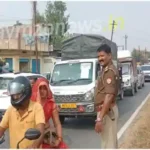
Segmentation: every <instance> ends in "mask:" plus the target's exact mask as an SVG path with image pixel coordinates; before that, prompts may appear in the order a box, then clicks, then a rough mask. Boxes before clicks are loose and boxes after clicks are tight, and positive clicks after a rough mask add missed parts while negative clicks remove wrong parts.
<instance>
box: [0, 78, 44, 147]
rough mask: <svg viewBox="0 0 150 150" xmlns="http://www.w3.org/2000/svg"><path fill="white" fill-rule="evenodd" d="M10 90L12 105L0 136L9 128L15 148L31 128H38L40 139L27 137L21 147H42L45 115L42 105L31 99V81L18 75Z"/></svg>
mask: <svg viewBox="0 0 150 150" xmlns="http://www.w3.org/2000/svg"><path fill="white" fill-rule="evenodd" d="M8 92H9V95H10V97H11V104H12V106H10V107H9V108H8V109H7V111H6V112H5V114H4V117H3V119H2V122H1V123H0V137H2V136H3V134H4V132H5V130H6V129H9V137H10V148H13V149H14V148H16V147H17V143H18V142H19V141H20V140H21V139H22V138H23V137H24V134H25V132H26V131H27V130H28V129H29V128H36V129H38V130H39V131H40V132H41V136H40V137H39V139H37V140H34V141H30V140H26V139H25V140H23V141H22V142H21V143H20V148H21V149H25V148H40V146H41V143H42V142H43V137H44V126H45V117H44V111H43V108H42V106H41V105H40V104H39V103H36V102H32V101H31V100H30V97H31V94H32V89H31V85H30V81H29V80H28V79H27V78H26V77H23V76H19V77H16V78H15V79H13V80H12V81H11V82H10V83H9V85H8Z"/></svg>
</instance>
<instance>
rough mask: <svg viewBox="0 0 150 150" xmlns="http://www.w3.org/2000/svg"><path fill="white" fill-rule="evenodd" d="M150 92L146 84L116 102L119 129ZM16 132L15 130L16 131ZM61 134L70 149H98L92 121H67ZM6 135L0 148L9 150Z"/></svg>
mask: <svg viewBox="0 0 150 150" xmlns="http://www.w3.org/2000/svg"><path fill="white" fill-rule="evenodd" d="M149 92H150V83H146V84H145V87H144V88H142V89H141V90H139V91H138V93H137V94H136V95H135V96H133V97H125V98H124V100H122V101H118V106H119V113H120V117H119V128H118V131H119V130H120V128H121V127H122V126H123V125H124V124H125V123H126V121H127V120H128V119H129V118H130V116H131V115H132V113H133V112H134V111H135V110H136V108H137V107H138V106H139V105H140V104H141V102H142V101H143V100H144V99H145V97H146V96H147V95H148V93H149ZM16 131H17V130H16ZM63 134H64V138H65V141H66V142H67V143H68V144H69V147H70V148H75V149H76V148H86V149H91V148H95V149H98V148H99V146H100V140H99V135H97V134H96V133H95V132H94V121H93V120H91V119H68V120H66V122H65V124H64V125H63ZM7 139H8V134H7V135H6V142H5V143H3V144H2V145H1V146H0V148H9V144H8V140H7Z"/></svg>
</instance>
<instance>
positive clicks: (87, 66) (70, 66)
mask: <svg viewBox="0 0 150 150" xmlns="http://www.w3.org/2000/svg"><path fill="white" fill-rule="evenodd" d="M92 78H93V63H91V62H76V63H65V64H57V65H55V67H54V70H53V74H52V77H51V81H50V83H51V85H53V86H58V85H59V86H64V85H66V86H67V85H68V86H70V85H83V84H84V85H85V84H90V83H91V82H92Z"/></svg>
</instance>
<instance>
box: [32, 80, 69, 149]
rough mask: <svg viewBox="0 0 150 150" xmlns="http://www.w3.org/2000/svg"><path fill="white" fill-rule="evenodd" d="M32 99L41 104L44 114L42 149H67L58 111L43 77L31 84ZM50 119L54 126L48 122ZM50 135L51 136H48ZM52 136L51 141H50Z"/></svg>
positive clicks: (47, 83) (46, 81)
mask: <svg viewBox="0 0 150 150" xmlns="http://www.w3.org/2000/svg"><path fill="white" fill-rule="evenodd" d="M31 100H32V101H36V102H37V103H40V104H41V105H42V106H43V109H44V114H45V122H46V125H45V138H44V141H43V144H42V148H43V149H50V148H58V149H67V148H68V146H67V145H66V143H65V142H64V141H63V137H62V126H61V123H60V120H59V112H58V109H57V105H56V103H55V101H54V98H53V95H52V91H51V90H50V88H49V82H48V80H46V79H45V78H39V79H37V80H36V82H35V84H34V86H33V93H32V98H31ZM51 119H52V121H53V124H54V127H55V128H54V127H52V125H51V124H50V120H51ZM51 133H53V134H51ZM50 135H51V136H50ZM52 136H53V139H54V140H53V142H52Z"/></svg>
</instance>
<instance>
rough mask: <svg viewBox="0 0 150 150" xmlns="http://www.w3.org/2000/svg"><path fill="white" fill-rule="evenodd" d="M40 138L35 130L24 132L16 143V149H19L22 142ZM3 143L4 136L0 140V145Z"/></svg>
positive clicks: (39, 133) (39, 134)
mask: <svg viewBox="0 0 150 150" xmlns="http://www.w3.org/2000/svg"><path fill="white" fill-rule="evenodd" d="M40 136H41V132H40V131H39V130H37V129H33V128H30V129H28V130H27V131H26V132H25V135H24V137H23V138H22V139H21V140H20V141H19V142H18V143H17V149H19V145H20V143H21V142H22V141H23V140H24V139H27V140H36V139H38V138H39V137H40ZM3 142H5V134H4V135H3V136H2V137H1V139H0V144H2V143H3Z"/></svg>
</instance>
